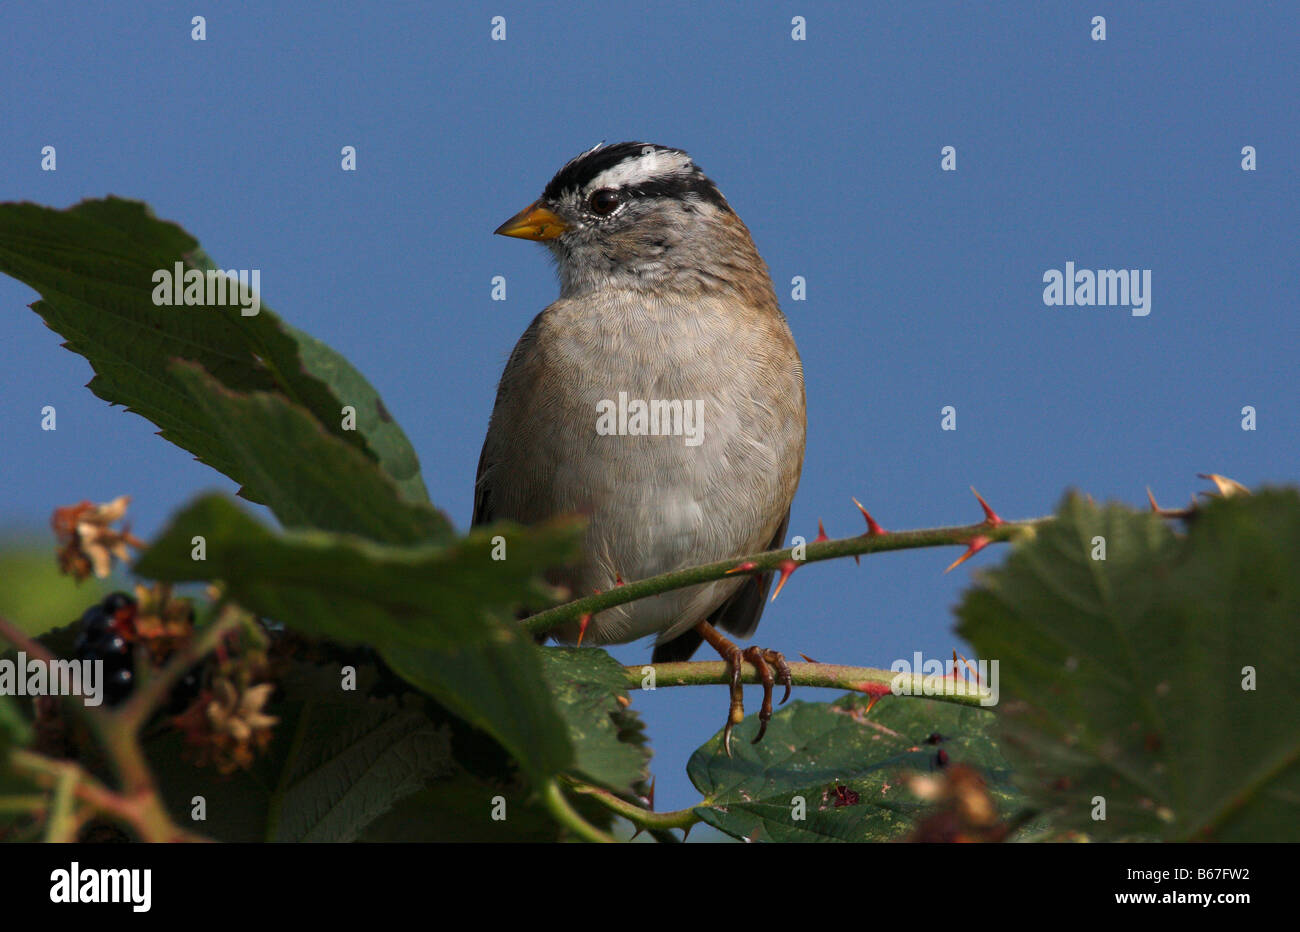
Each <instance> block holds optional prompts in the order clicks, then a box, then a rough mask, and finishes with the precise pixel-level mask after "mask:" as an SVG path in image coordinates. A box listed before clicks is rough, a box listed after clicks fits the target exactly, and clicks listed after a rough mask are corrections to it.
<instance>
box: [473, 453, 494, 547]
mask: <svg viewBox="0 0 1300 932" xmlns="http://www.w3.org/2000/svg"><path fill="white" fill-rule="evenodd" d="M487 467H488V463H487V440H486V439H485V440H484V441H483V449H482V450H480V451H479V454H478V469H476V470H475V471H474V517H472V518H470V520H469V526H470V527H478V526H479V525H480V524H491V523H492V501H491V495H490V494H489V493H488V489H487V486H486V485H485V484H484V482H483V473H485V472H486V471H487Z"/></svg>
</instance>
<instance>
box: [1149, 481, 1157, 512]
mask: <svg viewBox="0 0 1300 932" xmlns="http://www.w3.org/2000/svg"><path fill="white" fill-rule="evenodd" d="M1147 501H1148V502H1150V503H1151V510H1152V511H1154V512H1155V513H1156V514H1160V506H1159V505H1157V504H1156V497H1155V495H1154V494H1152V492H1151V486H1147Z"/></svg>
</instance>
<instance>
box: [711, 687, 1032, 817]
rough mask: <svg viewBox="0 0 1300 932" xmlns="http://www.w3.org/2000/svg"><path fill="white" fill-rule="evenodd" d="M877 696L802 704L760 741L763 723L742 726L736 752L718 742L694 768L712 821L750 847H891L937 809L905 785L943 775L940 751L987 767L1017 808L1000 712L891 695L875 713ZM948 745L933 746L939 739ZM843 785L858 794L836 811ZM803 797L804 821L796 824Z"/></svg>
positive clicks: (777, 718) (1000, 794)
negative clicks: (918, 776)
mask: <svg viewBox="0 0 1300 932" xmlns="http://www.w3.org/2000/svg"><path fill="white" fill-rule="evenodd" d="M868 701H869V700H868V699H867V698H866V697H864V696H858V695H856V694H850V695H846V696H843V697H841V698H840V699H838V700H836V701H835V702H833V703H819V702H801V701H798V700H796V701H794V702H791V703H790V704H789V705H788V706H786V707H785V708H783V709H781V710H780V711H779V712H777V714H776V715H774V716H772V720H771V721H770V722H769V723H768V728H767V734H766V735H765V736H764V738H763V740H762V741H760V742H759V743H758V744H751V743H750V739H752V737H753V736H754V735H755V734H757V730H756V729H757V718H756V716H752V715H751V716H749V717H748V718H746V719H745V721H744V722H743V723H742V724H740V725H738V726H737V727H736V731H735V734H734V736H733V737H732V753H733V754H734V755H735V756H734V757H731V758H728V757H727V756H726V755H725V754H723V753H722V750H721V742H720V738H719V737H715V738H714V739H713V740H710V741H709V742H708V743H706V744H705V745H704V746H703V747H701V748H700V749H699V750H697V751H696V752H695V753H694V754H693V755H692V756H691V759H690V763H689V764H688V765H687V773H688V774H689V775H690V778H691V782H692V783H694V784H695V787H696V789H698V790H699V791H700V792H701V793H703V794H704V797H705V802H704V805H702V806H700V807H698V808H697V809H696V810H695V811H696V813H697V814H698V815H699V816H700V817H701V818H702V819H703V820H704V821H705V822H707V823H708V824H709V825H712V826H713V827H715V828H717V829H720V830H721V831H724V832H726V833H727V834H729V835H732V836H734V837H736V838H742V839H746V840H750V841H886V840H890V839H897V838H901V837H902V836H904V835H906V834H907V833H908V832H910V831H911V830H912V829H913V828H914V827H915V824H916V821H917V819H918V818H920V817H922V816H924V815H925V814H926V813H927V811H928V809H929V806H928V805H927V804H926V803H923V802H922V801H920V800H919V799H917V798H916V797H914V796H913V795H911V794H910V793H909V792H908V790H907V789H906V788H905V787H904V786H903V785H901V782H900V781H901V778H902V777H903V776H904V775H905V774H907V773H909V772H910V773H929V772H932V771H934V770H936V769H937V765H936V762H935V761H936V755H937V753H938V750H939V749H942V750H944V751H946V752H947V754H948V758H949V764H950V765H952V764H958V763H961V764H967V765H970V766H973V767H976V768H978V769H980V770H981V771H983V775H984V777H985V779H986V781H988V783H989V788H990V791H991V793H992V794H993V796H994V798H995V799H997V800H998V801H999V803H1000V805H1001V807H1002V808H1003V810H1004V811H1005V810H1010V809H1012V808H1014V806H1015V799H1014V796H1013V795H1012V794H1011V792H1010V787H1009V784H1008V782H1007V781H1008V778H1009V774H1008V773H1007V770H1006V764H1005V762H1004V761H1003V759H1002V757H1001V755H1000V753H999V747H998V743H997V741H996V740H994V739H993V738H992V737H991V728H990V726H991V724H992V721H993V716H992V715H991V714H990V713H989V712H987V711H985V710H983V709H977V708H972V707H969V706H959V705H955V704H952V703H944V702H934V701H931V700H928V699H916V698H892V697H885V698H884V699H883V700H881V701H880V702H879V703H878V704H877V705H876V706H875V708H873V709H872V710H871V712H870V714H868V713H867V711H866V710H867V706H868ZM936 734H937V735H940V736H942V739H943V740H942V743H940V744H937V745H936V744H931V743H929V742H930V737H931V735H936ZM836 786H843V787H847V788H848V789H850V790H852V791H853V792H855V793H857V794H858V801H857V803H855V804H852V805H839V806H837V805H836V802H837V796H836V792H835V788H836ZM796 797H800V798H802V800H803V807H804V811H803V813H802V814H803V816H804V818H802V819H800V818H796V815H797V814H798V812H799V810H798V804H797V802H796Z"/></svg>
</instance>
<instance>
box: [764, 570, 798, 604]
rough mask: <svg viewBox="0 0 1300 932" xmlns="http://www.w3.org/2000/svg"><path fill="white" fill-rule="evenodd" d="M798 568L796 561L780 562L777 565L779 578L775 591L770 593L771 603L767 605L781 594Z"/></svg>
mask: <svg viewBox="0 0 1300 932" xmlns="http://www.w3.org/2000/svg"><path fill="white" fill-rule="evenodd" d="M799 566H800V564H799V561H798V560H782V561H781V562H780V563H779V564H778V565H777V569H779V570H780V571H781V578H780V579H778V580H777V581H776V591H775V592H773V593H772V598H771V601H770V602H769V603H768V604H769V605H770V604H771V602H775V601H776V597H777V596H778V595H780V594H781V590H782V589H784V588H785V584H786V582H787V581H788V580H789V579H790V577H791V576H793V575H794V571H795V570H797V569H798V568H799Z"/></svg>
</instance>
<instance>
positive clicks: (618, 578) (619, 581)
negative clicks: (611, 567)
mask: <svg viewBox="0 0 1300 932" xmlns="http://www.w3.org/2000/svg"><path fill="white" fill-rule="evenodd" d="M622 585H626V584H625V583H624V582H623V577H622V576H620V575H619V574H618V573H615V574H614V588H615V589H617V588H618V587H619V586H622Z"/></svg>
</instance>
